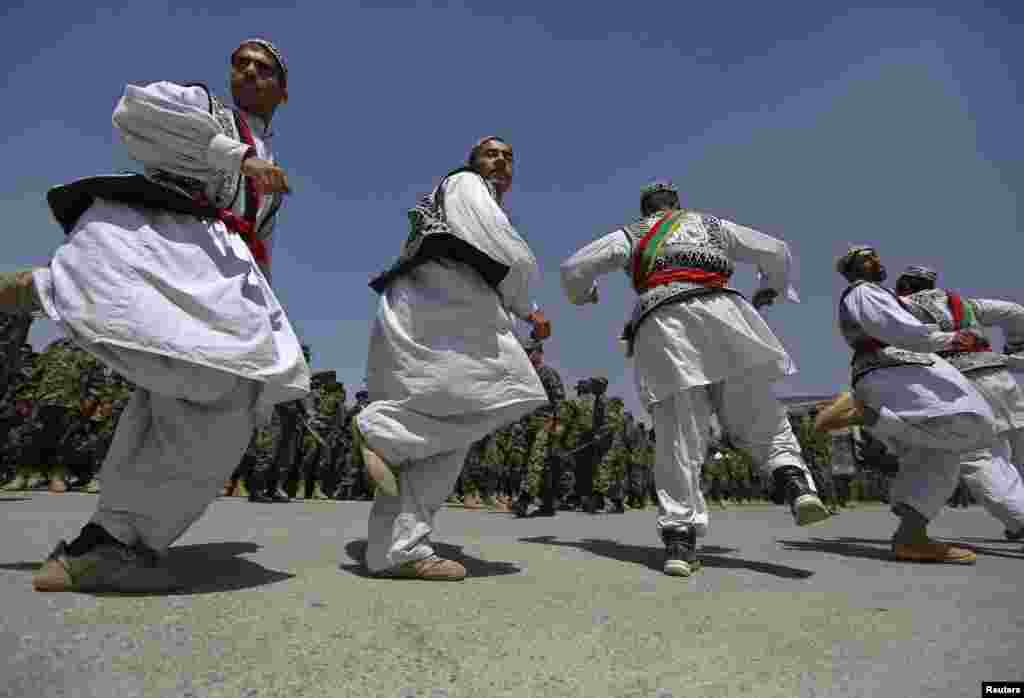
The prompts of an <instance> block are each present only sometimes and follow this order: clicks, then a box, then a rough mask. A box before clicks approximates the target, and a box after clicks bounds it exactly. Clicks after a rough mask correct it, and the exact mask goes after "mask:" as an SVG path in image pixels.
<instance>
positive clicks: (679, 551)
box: [661, 526, 700, 577]
mask: <svg viewBox="0 0 1024 698" xmlns="http://www.w3.org/2000/svg"><path fill="white" fill-rule="evenodd" d="M661 539H662V541H664V543H665V568H664V570H665V574H667V575H669V576H670V577H689V576H690V575H691V574H693V573H694V572H696V571H697V569H698V568H700V560H699V559H698V558H697V531H696V530H695V529H694V528H693V527H691V526H687V527H686V528H682V529H671V530H669V529H666V530H663V531H662V532H661Z"/></svg>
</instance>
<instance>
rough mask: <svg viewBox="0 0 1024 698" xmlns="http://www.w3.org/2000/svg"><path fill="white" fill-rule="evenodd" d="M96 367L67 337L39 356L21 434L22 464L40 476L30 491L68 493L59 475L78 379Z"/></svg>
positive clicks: (77, 403) (77, 404) (77, 409)
mask: <svg viewBox="0 0 1024 698" xmlns="http://www.w3.org/2000/svg"><path fill="white" fill-rule="evenodd" d="M97 364H98V362H97V361H96V359H94V358H93V357H92V356H91V355H89V354H87V353H86V352H85V351H83V350H82V349H79V348H77V347H76V346H75V345H74V344H73V343H72V342H71V340H70V339H66V338H64V339H58V340H56V341H54V342H51V343H50V344H49V345H48V346H47V347H46V350H45V351H44V352H43V353H42V354H41V355H40V356H39V359H38V361H37V363H36V366H35V368H34V371H33V376H32V383H33V384H34V386H35V400H34V404H33V410H32V416H31V417H30V418H29V419H28V421H27V422H26V424H25V425H24V428H23V431H22V433H21V437H22V439H23V440H24V441H23V444H22V452H21V462H22V463H23V464H24V465H26V466H29V467H33V468H36V469H37V471H38V473H39V477H38V478H37V479H36V480H35V481H34V482H33V483H32V484H30V485H29V488H30V489H37V490H38V489H49V490H50V491H52V492H66V491H67V483H66V480H65V478H64V473H63V472H62V471H63V467H62V460H63V458H62V456H63V455H64V453H65V446H64V440H65V436H66V435H67V433H68V431H69V429H70V427H71V425H72V421H73V415H76V416H77V415H79V414H80V403H81V399H80V396H81V385H80V383H79V377H80V376H81V375H82V373H83V371H87V370H91V369H92V368H93V367H94V366H95V365H97Z"/></svg>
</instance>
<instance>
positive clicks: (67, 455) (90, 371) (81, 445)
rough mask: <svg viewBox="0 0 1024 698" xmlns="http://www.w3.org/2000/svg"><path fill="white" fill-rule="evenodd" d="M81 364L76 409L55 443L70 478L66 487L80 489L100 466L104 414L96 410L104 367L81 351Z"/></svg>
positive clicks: (59, 460) (101, 388)
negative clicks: (98, 451)
mask: <svg viewBox="0 0 1024 698" xmlns="http://www.w3.org/2000/svg"><path fill="white" fill-rule="evenodd" d="M82 357H83V359H84V363H86V364H87V365H85V366H82V368H81V369H80V373H79V379H78V380H79V389H78V391H79V403H78V410H75V409H74V408H71V409H70V410H69V414H68V416H69V422H70V423H69V428H68V430H67V431H66V432H65V434H64V436H63V438H62V439H61V443H60V445H59V446H58V462H59V464H60V465H61V466H63V468H64V470H65V472H66V473H67V475H70V476H71V478H70V479H69V480H68V482H67V487H68V489H82V488H84V487H86V486H87V485H88V484H89V483H90V482H92V479H93V477H95V475H96V472H97V471H98V469H99V463H98V462H97V460H96V456H97V450H98V447H99V433H100V427H101V424H102V422H103V414H102V412H100V411H99V407H100V399H101V396H102V392H103V384H104V382H105V380H106V377H105V375H104V367H103V364H101V363H100V362H99V361H97V360H96V359H94V358H92V357H91V356H89V355H88V354H85V353H84V352H82Z"/></svg>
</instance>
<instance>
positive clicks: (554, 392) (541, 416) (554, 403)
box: [515, 337, 565, 516]
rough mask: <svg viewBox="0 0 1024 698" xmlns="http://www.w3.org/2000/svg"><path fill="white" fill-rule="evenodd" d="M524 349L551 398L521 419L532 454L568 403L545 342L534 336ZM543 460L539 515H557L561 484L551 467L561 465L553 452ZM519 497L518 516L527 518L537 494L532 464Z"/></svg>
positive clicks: (520, 480)
mask: <svg viewBox="0 0 1024 698" xmlns="http://www.w3.org/2000/svg"><path fill="white" fill-rule="evenodd" d="M521 344H522V345H523V349H524V350H525V351H526V354H527V356H529V358H530V363H531V364H532V365H533V369H534V370H535V371H536V372H537V377H538V378H540V382H541V384H542V385H543V386H544V392H545V393H546V394H547V397H548V404H547V405H543V406H541V407H539V408H537V409H536V410H535V411H534V412H533V413H532V414H529V415H527V416H525V417H522V418H520V420H519V423H520V424H521V425H522V426H521V428H522V430H523V435H524V437H525V444H524V446H525V449H524V451H525V453H528V454H532V453H533V451H534V445H535V444H536V442H537V437H538V435H539V433H540V431H541V430H542V429H544V428H545V425H546V424H547V423H548V422H550V421H551V419H552V418H553V417H555V416H556V415H558V413H559V411H560V408H561V405H562V403H563V402H565V386H564V385H563V384H562V377H561V376H559V375H558V371H556V370H555V369H553V368H551V367H550V366H548V365H547V364H545V363H544V343H543V342H541V341H540V340H537V339H533V338H532V337H531V338H530V339H528V340H524V341H522V342H521ZM540 458H541V463H542V464H543V470H544V474H543V476H542V477H541V482H542V483H544V487H543V491H544V504H543V505H542V506H541V508H540V510H538V512H537V515H538V516H542V515H543V516H554V514H555V510H554V499H555V496H554V491H555V486H556V485H557V483H558V476H557V475H556V474H555V473H554V471H553V470H552V467H556V468H557V466H558V464H559V462H558V461H557V459H556V458H555V457H554V456H553V454H551V453H550V452H547V451H546V452H545V453H544V455H543V456H541V457H540ZM519 472H520V473H522V466H520V469H519ZM518 479H519V497H518V500H517V502H516V506H515V513H516V516H526V515H527V510H528V508H529V504H530V502H531V501H533V497H534V496H535V491H531V489H530V486H529V485H530V483H529V480H530V478H529V465H528V464H527V477H525V478H524V477H522V476H520V477H519V478H518Z"/></svg>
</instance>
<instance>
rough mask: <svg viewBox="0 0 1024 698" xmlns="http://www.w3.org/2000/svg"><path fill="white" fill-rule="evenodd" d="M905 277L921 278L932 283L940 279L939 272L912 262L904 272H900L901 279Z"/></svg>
mask: <svg viewBox="0 0 1024 698" xmlns="http://www.w3.org/2000/svg"><path fill="white" fill-rule="evenodd" d="M904 277H905V278H908V279H921V280H923V281H930V282H931V283H933V284H934V283H935V282H936V281H938V279H939V272H937V271H935V270H934V269H930V268H928V267H922V266H917V265H913V264H912V265H910V266H909V267H907V268H906V269H904V270H903V272H902V273H901V274H900V278H901V279H902V278H904Z"/></svg>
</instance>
